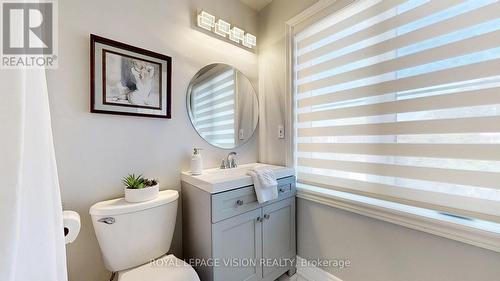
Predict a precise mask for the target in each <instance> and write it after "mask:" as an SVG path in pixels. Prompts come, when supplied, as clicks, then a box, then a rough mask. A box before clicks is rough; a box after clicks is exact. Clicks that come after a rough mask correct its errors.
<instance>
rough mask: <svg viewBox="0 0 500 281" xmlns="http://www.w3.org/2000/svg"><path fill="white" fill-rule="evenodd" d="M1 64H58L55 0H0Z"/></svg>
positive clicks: (16, 65) (23, 66)
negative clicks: (0, 18) (0, 17)
mask: <svg viewBox="0 0 500 281" xmlns="http://www.w3.org/2000/svg"><path fill="white" fill-rule="evenodd" d="M0 3H1V15H2V21H1V24H2V26H1V33H2V43H1V44H0V46H1V48H2V50H1V58H0V62H1V64H0V67H1V68H46V69H53V68H57V51H58V48H57V47H58V32H57V27H58V16H57V2H56V1H51V0H44V1H42V0H40V1H29V0H28V1H14V0H1V1H0Z"/></svg>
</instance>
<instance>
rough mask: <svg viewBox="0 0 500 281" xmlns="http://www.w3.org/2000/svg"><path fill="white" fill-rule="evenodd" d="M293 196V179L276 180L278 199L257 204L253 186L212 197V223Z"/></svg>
mask: <svg viewBox="0 0 500 281" xmlns="http://www.w3.org/2000/svg"><path fill="white" fill-rule="evenodd" d="M291 196H295V178H294V177H288V178H283V179H279V180H278V199H276V200H273V201H269V202H266V203H264V204H259V202H258V201H257V195H255V189H254V186H253V185H251V186H247V187H242V188H238V189H235V190H230V191H226V192H221V193H217V194H214V195H212V222H213V223H216V222H218V221H221V220H224V219H227V218H230V217H233V216H237V215H239V214H243V213H245V212H248V211H251V210H255V209H257V208H260V207H263V206H266V205H267V204H269V203H272V202H274V201H277V200H280V199H284V198H288V197H291Z"/></svg>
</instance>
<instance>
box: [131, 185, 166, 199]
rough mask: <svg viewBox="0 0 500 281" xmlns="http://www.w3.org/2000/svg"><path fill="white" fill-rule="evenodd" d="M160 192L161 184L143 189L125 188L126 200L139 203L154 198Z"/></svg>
mask: <svg viewBox="0 0 500 281" xmlns="http://www.w3.org/2000/svg"><path fill="white" fill-rule="evenodd" d="M159 193H160V185H159V184H157V185H153V186H151V187H145V188H141V189H129V188H125V201H127V202H130V203H138V202H144V201H149V200H153V199H155V198H156V197H158V194H159Z"/></svg>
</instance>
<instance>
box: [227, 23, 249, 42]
mask: <svg viewBox="0 0 500 281" xmlns="http://www.w3.org/2000/svg"><path fill="white" fill-rule="evenodd" d="M229 40H231V41H234V42H236V43H240V42H243V41H244V40H245V31H244V30H243V29H240V28H237V27H236V26H234V27H233V28H231V33H229Z"/></svg>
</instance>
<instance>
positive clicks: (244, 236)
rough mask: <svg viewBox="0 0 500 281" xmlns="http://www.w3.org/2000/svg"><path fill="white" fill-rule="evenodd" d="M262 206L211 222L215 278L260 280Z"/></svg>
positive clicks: (216, 279) (237, 280) (227, 280)
mask: <svg viewBox="0 0 500 281" xmlns="http://www.w3.org/2000/svg"><path fill="white" fill-rule="evenodd" d="M262 220H263V219H262V209H261V208H259V209H257V210H253V211H250V212H247V213H244V214H241V215H238V216H235V217H232V218H229V219H226V220H223V221H220V222H218V223H215V224H213V225H212V233H213V240H212V243H213V258H214V260H215V261H217V262H218V263H219V265H218V266H215V267H214V279H213V280H214V281H229V280H230V281H257V280H261V279H262V267H261V266H260V262H259V261H260V259H261V258H262Z"/></svg>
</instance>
